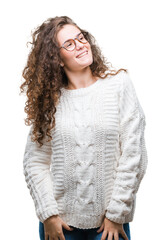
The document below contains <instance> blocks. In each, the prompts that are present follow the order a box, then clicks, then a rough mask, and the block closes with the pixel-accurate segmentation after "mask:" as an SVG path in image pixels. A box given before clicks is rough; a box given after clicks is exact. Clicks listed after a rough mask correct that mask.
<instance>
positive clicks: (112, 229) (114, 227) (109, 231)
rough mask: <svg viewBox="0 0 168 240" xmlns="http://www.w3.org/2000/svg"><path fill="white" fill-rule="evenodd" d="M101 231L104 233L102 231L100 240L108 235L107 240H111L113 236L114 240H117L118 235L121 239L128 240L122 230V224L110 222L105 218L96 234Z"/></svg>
mask: <svg viewBox="0 0 168 240" xmlns="http://www.w3.org/2000/svg"><path fill="white" fill-rule="evenodd" d="M103 229H104V231H103V234H102V237H101V240H105V239H106V236H107V235H108V240H113V236H114V240H119V233H120V234H121V235H122V237H123V238H124V239H125V240H128V237H127V235H126V233H125V231H124V229H123V224H119V223H115V222H112V221H110V220H109V219H108V218H106V217H105V218H104V221H103V223H102V225H101V226H100V228H99V229H98V230H97V232H98V233H99V232H101V231H102V230H103Z"/></svg>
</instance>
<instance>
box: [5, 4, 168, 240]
mask: <svg viewBox="0 0 168 240" xmlns="http://www.w3.org/2000/svg"><path fill="white" fill-rule="evenodd" d="M167 8H168V7H167V4H166V1H163V0H160V1H154V0H153V1H151V0H141V1H136V0H127V1H124V0H123V1H121V0H117V1H116V0H115V1H114V0H104V1H97V0H94V1H90V0H85V1H79V0H71V1H62V3H61V1H56V0H55V1H51V0H48V1H39V0H36V1H32V0H29V1H25V0H22V1H19V0H15V1H6V2H4V3H1V6H0V9H1V10H0V11H1V12H0V29H1V37H0V63H1V77H0V78H1V88H0V104H1V105H0V108H1V118H0V120H1V124H0V127H1V129H0V130H1V132H0V133H1V134H0V141H1V143H0V146H1V168H0V169H1V171H0V184H1V185H0V190H1V193H0V196H1V197H0V200H1V204H0V208H1V209H0V213H1V216H0V222H1V224H0V226H1V238H2V239H4V238H5V239H17V240H22V239H24V240H30V239H39V236H38V224H39V222H38V219H37V217H36V214H35V209H34V203H33V200H32V198H31V196H30V194H29V189H28V188H27V186H26V183H25V180H24V176H23V168H22V160H23V154H24V148H25V144H26V138H27V134H28V131H29V127H27V126H25V124H24V118H26V114H25V113H24V105H25V100H26V97H25V96H23V95H22V96H19V92H20V90H19V86H20V84H21V82H22V76H21V73H22V70H23V68H24V66H25V64H26V60H27V56H28V52H29V48H27V47H26V42H27V41H31V37H30V36H31V30H33V29H34V28H35V27H36V26H37V25H40V24H42V22H43V21H45V20H46V19H47V18H49V17H55V16H62V15H67V16H69V17H71V18H72V19H73V20H74V21H75V22H76V23H77V24H78V25H79V26H80V27H81V28H84V29H86V30H88V31H90V32H91V33H92V34H93V35H94V36H95V38H96V40H97V42H98V44H99V46H100V47H101V49H102V51H103V54H104V55H105V56H106V57H107V59H108V60H109V61H110V62H111V63H112V65H113V66H114V67H115V68H116V69H118V68H127V69H128V70H129V74H130V77H131V79H132V81H133V83H134V86H135V89H136V92H137V96H138V98H139V101H140V103H141V106H142V108H143V110H144V112H145V115H146V131H145V138H146V147H147V151H148V161H149V163H148V169H147V172H146V175H145V177H144V179H143V180H142V183H141V186H140V189H139V191H138V194H137V205H136V211H135V215H134V220H133V222H131V223H130V228H131V236H132V240H142V239H144V240H147V239H165V235H166V230H167V214H168V208H167V204H168V195H167V182H168V174H167V161H168V156H167V155H168V154H167V149H168V147H167V145H168V141H167V134H168V131H167V130H168V127H167V124H168V116H167V109H168V107H167V103H168V97H167V96H168V93H167V92H168V88H167V86H168V85H167V82H168V66H167V65H168V47H167V45H168V35H167V29H168V27H167V23H168V15H167V12H168V11H167V10H168V9H167Z"/></svg>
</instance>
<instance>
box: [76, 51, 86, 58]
mask: <svg viewBox="0 0 168 240" xmlns="http://www.w3.org/2000/svg"><path fill="white" fill-rule="evenodd" d="M85 52H87V53H88V51H87V50H86V51H83V52H81V53H79V54H78V55H77V56H76V58H78V57H79V56H80V55H81V54H82V53H85Z"/></svg>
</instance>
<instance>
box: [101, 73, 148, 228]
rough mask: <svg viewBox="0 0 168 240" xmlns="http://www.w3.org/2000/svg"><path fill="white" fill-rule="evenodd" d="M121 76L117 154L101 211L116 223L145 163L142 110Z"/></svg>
mask: <svg viewBox="0 0 168 240" xmlns="http://www.w3.org/2000/svg"><path fill="white" fill-rule="evenodd" d="M122 80H123V81H122V84H121V88H120V94H119V117H120V127H119V129H120V131H119V142H120V156H119V159H118V162H117V168H116V178H115V179H114V185H113V189H112V195H111V199H110V202H109V205H108V206H107V208H106V213H105V216H106V217H107V218H108V219H109V220H111V221H113V222H117V223H120V224H123V223H124V222H125V216H126V215H127V214H129V213H130V212H131V210H132V206H133V200H134V198H135V197H136V196H135V195H136V193H137V191H138V189H139V186H140V182H141V180H142V178H143V176H144V175H145V172H146V168H147V163H148V157H147V151H146V146H145V138H144V130H145V125H146V120H145V115H144V111H143V109H142V107H141V105H140V103H139V100H138V98H137V95H136V92H135V88H134V86H133V83H132V81H131V79H130V77H129V75H128V73H124V75H123V79H122Z"/></svg>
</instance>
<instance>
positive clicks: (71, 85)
mask: <svg viewBox="0 0 168 240" xmlns="http://www.w3.org/2000/svg"><path fill="white" fill-rule="evenodd" d="M65 72H66V75H67V78H68V86H67V87H66V89H78V88H85V87H88V86H89V85H91V84H93V83H94V82H96V81H97V79H98V77H94V76H93V75H92V72H91V69H90V67H89V66H88V67H87V68H84V69H82V70H80V71H76V72H69V71H67V70H65Z"/></svg>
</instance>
